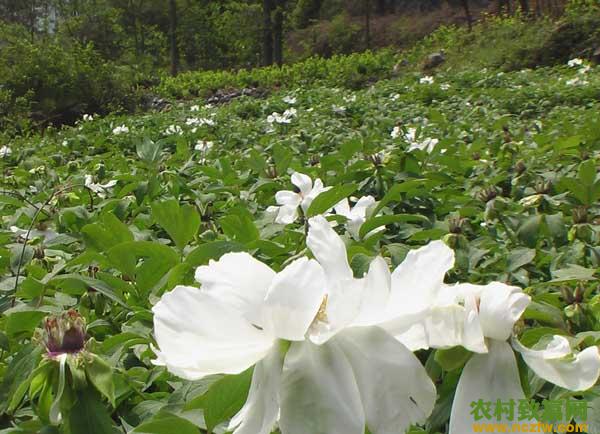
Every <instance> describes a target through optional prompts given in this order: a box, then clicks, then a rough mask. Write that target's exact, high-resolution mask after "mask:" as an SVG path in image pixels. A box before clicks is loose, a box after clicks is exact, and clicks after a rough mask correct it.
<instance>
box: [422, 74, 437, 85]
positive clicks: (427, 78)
mask: <svg viewBox="0 0 600 434" xmlns="http://www.w3.org/2000/svg"><path fill="white" fill-rule="evenodd" d="M434 81H435V80H434V79H433V77H432V76H431V75H426V76H425V77H421V78H420V79H419V83H421V84H433V83H434Z"/></svg>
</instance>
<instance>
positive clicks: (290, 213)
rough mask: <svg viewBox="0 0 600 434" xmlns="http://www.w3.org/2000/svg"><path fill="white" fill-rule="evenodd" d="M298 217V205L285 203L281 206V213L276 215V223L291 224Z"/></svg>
mask: <svg viewBox="0 0 600 434" xmlns="http://www.w3.org/2000/svg"><path fill="white" fill-rule="evenodd" d="M297 218H298V207H297V206H293V205H283V206H281V207H279V213H277V217H275V223H277V224H280V225H289V224H292V223H294V222H295V221H296V219H297Z"/></svg>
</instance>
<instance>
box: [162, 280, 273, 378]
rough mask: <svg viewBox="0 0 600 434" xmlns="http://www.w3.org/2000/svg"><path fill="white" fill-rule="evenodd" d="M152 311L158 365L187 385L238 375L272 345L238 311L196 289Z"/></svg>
mask: <svg viewBox="0 0 600 434" xmlns="http://www.w3.org/2000/svg"><path fill="white" fill-rule="evenodd" d="M152 311H153V312H154V333H155V337H156V342H157V343H158V346H159V347H160V352H159V353H157V356H158V360H159V363H160V364H164V365H166V366H167V369H168V370H169V371H171V372H172V373H174V374H175V375H178V376H180V377H182V378H185V379H188V380H197V379H200V378H202V377H205V376H207V375H211V374H239V373H241V372H243V371H245V370H246V369H248V368H249V367H250V366H252V365H254V364H255V363H256V362H258V361H259V360H261V359H262V358H263V357H264V356H265V355H266V354H267V353H268V351H269V350H270V349H271V347H272V346H273V339H272V337H270V336H267V335H266V333H264V332H263V331H261V330H259V329H257V328H256V327H254V326H252V325H251V324H250V323H249V322H248V321H246V320H245V319H244V318H243V317H242V316H241V315H240V314H239V312H238V311H236V310H235V309H233V308H231V307H230V306H228V305H226V304H223V303H222V302H221V301H220V300H218V299H216V298H215V297H213V296H212V295H211V294H209V293H205V292H202V291H200V290H199V289H197V288H191V287H188V286H177V287H175V289H173V291H171V292H168V293H166V294H164V295H163V296H162V298H161V299H160V301H159V302H158V303H157V304H156V305H155V306H154V307H153V309H152Z"/></svg>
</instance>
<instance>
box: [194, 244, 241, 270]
mask: <svg viewBox="0 0 600 434" xmlns="http://www.w3.org/2000/svg"><path fill="white" fill-rule="evenodd" d="M242 251H244V246H243V245H242V244H240V243H235V242H232V241H211V242H210V243H206V244H202V245H200V246H199V247H197V248H195V249H194V250H192V251H191V252H190V254H189V255H187V257H186V258H185V262H186V263H188V264H189V265H190V266H192V267H198V266H200V265H205V264H208V261H209V260H211V259H214V260H218V259H219V258H220V257H221V256H223V255H224V254H225V253H229V252H242Z"/></svg>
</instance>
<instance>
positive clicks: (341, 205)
mask: <svg viewBox="0 0 600 434" xmlns="http://www.w3.org/2000/svg"><path fill="white" fill-rule="evenodd" d="M333 209H334V210H335V213H336V214H339V215H341V216H344V217H346V218H350V203H349V202H348V199H347V198H345V199H342V200H341V201H339V202H338V203H337V204H336V205H335V206H334V207H333Z"/></svg>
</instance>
